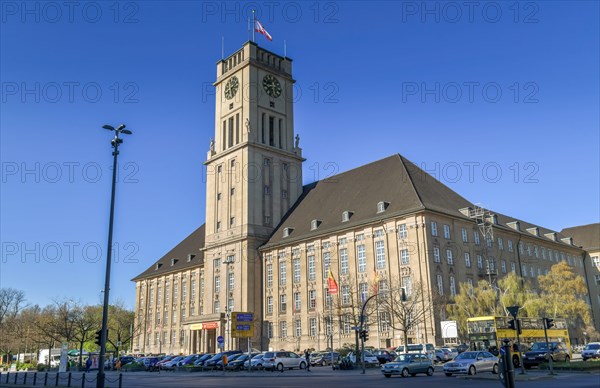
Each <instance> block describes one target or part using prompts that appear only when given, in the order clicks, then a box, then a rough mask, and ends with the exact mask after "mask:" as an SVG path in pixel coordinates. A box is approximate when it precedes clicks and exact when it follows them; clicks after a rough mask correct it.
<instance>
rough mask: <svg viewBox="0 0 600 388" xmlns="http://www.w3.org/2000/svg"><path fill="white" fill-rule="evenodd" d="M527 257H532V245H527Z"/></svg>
mask: <svg viewBox="0 0 600 388" xmlns="http://www.w3.org/2000/svg"><path fill="white" fill-rule="evenodd" d="M527 256H531V244H529V243H527Z"/></svg>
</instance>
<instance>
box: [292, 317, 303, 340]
mask: <svg viewBox="0 0 600 388" xmlns="http://www.w3.org/2000/svg"><path fill="white" fill-rule="evenodd" d="M301 336H302V321H301V320H300V319H296V320H295V321H294V337H301Z"/></svg>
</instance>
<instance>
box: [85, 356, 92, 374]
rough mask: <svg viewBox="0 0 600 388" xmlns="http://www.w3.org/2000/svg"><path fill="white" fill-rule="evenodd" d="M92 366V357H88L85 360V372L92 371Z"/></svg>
mask: <svg viewBox="0 0 600 388" xmlns="http://www.w3.org/2000/svg"><path fill="white" fill-rule="evenodd" d="M91 367H92V358H91V357H88V359H87V360H85V373H88V372H89V371H90V368H91Z"/></svg>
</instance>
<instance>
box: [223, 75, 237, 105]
mask: <svg viewBox="0 0 600 388" xmlns="http://www.w3.org/2000/svg"><path fill="white" fill-rule="evenodd" d="M239 86H240V81H238V79H237V77H235V76H233V77H231V78H229V81H227V83H226V84H225V98H226V99H228V100H231V99H232V98H233V97H234V96H235V94H236V93H237V91H238V87H239Z"/></svg>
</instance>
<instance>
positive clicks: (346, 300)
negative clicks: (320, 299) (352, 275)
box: [342, 285, 350, 306]
mask: <svg viewBox="0 0 600 388" xmlns="http://www.w3.org/2000/svg"><path fill="white" fill-rule="evenodd" d="M342 304H343V305H344V306H347V305H349V304H350V287H349V286H346V285H343V286H342Z"/></svg>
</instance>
